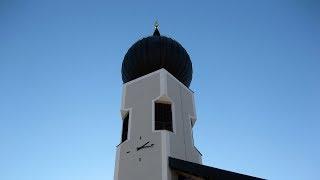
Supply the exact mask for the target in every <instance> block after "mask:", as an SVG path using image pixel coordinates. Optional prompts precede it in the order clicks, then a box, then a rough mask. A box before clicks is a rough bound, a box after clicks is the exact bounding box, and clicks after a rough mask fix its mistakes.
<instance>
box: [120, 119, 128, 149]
mask: <svg viewBox="0 0 320 180" xmlns="http://www.w3.org/2000/svg"><path fill="white" fill-rule="evenodd" d="M128 125H129V113H128V114H127V115H126V116H125V118H124V119H123V122H122V135H121V143H122V142H124V141H125V140H127V139H128Z"/></svg>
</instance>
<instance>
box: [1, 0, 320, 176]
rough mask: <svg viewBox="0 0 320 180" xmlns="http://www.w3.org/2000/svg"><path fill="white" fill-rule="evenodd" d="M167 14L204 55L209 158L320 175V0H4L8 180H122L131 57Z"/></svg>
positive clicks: (201, 117) (204, 147)
mask: <svg viewBox="0 0 320 180" xmlns="http://www.w3.org/2000/svg"><path fill="white" fill-rule="evenodd" d="M155 19H158V20H159V23H160V32H161V33H162V34H164V35H167V36H169V37H173V38H174V39H176V40H177V41H179V42H180V43H181V44H182V45H183V46H184V47H185V48H186V49H187V51H188V52H189V54H190V57H191V59H192V62H193V69H194V76H193V81H192V84H191V89H193V90H194V91H195V100H196V109H197V116H198V121H197V123H196V125H195V129H194V136H195V137H194V138H195V143H196V146H197V147H198V149H199V150H200V151H201V152H202V154H203V162H204V164H206V165H210V166H214V167H218V168H222V169H226V170H232V171H236V172H240V173H245V174H250V175H254V176H259V177H264V178H268V179H279V180H283V179H288V180H295V179H296V180H301V179H303V180H305V179H318V178H319V172H320V3H319V1H316V0H306V1H303V0H301V1H290V2H289V1H262V0H261V1H254V0H252V1H241V2H240V1H237V0H235V1H208V2H200V1H197V2H196V3H195V1H194V3H191V2H187V1H180V2H178V1H154V2H152V1H126V2H124V1H118V3H114V2H108V1H96V0H90V1H89V0H88V1H76V0H69V1H67V0H54V1H44V0H38V1H35V0H29V1H23V0H20V1H19V0H1V1H0V179H1V180H75V179H76V180H89V179H90V180H106V179H112V178H113V170H114V159H115V149H116V148H115V146H116V145H117V144H118V143H119V140H120V131H121V120H120V111H119V108H120V102H121V91H122V81H121V73H120V69H121V63H122V59H123V56H124V54H125V53H126V51H127V49H128V48H129V47H130V46H131V45H132V44H133V43H134V42H135V41H137V40H138V39H139V38H142V37H144V36H148V35H151V34H152V31H153V22H154V20H155Z"/></svg>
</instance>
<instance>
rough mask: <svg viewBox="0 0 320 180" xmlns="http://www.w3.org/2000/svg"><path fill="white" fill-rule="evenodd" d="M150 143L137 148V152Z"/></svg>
mask: <svg viewBox="0 0 320 180" xmlns="http://www.w3.org/2000/svg"><path fill="white" fill-rule="evenodd" d="M149 143H150V141H148V142H146V143H145V144H144V145H142V146H140V147H137V151H139V150H140V149H143V148H144V147H145V146H146V145H147V144H149Z"/></svg>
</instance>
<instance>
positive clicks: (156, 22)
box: [154, 20, 159, 29]
mask: <svg viewBox="0 0 320 180" xmlns="http://www.w3.org/2000/svg"><path fill="white" fill-rule="evenodd" d="M158 27H159V23H158V20H156V21H155V22H154V28H156V29H158Z"/></svg>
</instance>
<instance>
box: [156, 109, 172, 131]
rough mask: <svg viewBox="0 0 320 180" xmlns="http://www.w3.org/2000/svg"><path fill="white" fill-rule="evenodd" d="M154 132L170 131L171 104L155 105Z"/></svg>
mask: <svg viewBox="0 0 320 180" xmlns="http://www.w3.org/2000/svg"><path fill="white" fill-rule="evenodd" d="M155 130H168V131H173V130H172V111H171V104H163V103H155Z"/></svg>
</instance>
